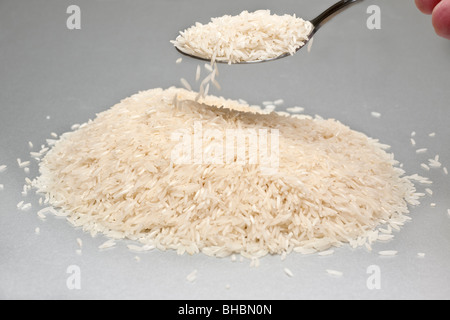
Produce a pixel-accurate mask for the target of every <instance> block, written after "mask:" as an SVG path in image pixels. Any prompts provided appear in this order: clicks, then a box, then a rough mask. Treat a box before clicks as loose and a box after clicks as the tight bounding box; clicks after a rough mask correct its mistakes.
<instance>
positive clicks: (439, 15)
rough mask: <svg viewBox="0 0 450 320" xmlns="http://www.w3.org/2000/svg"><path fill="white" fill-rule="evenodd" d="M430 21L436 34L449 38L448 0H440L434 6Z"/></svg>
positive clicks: (449, 9) (449, 11)
mask: <svg viewBox="0 0 450 320" xmlns="http://www.w3.org/2000/svg"><path fill="white" fill-rule="evenodd" d="M432 21H433V27H434V29H435V31H436V34H437V35H439V36H441V37H443V38H446V39H449V40H450V0H444V1H441V2H440V3H439V4H438V5H437V6H436V7H435V8H434V10H433V17H432Z"/></svg>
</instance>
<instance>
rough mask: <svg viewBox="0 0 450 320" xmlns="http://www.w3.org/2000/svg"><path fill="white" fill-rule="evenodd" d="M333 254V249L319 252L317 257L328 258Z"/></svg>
mask: <svg viewBox="0 0 450 320" xmlns="http://www.w3.org/2000/svg"><path fill="white" fill-rule="evenodd" d="M333 253H334V250H333V249H330V250H326V251H321V252H319V253H318V255H319V256H329V255H332V254H333Z"/></svg>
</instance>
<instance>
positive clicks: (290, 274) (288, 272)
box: [284, 268, 294, 278]
mask: <svg viewBox="0 0 450 320" xmlns="http://www.w3.org/2000/svg"><path fill="white" fill-rule="evenodd" d="M284 273H286V274H287V275H288V276H289V277H291V278H292V277H293V276H294V274H293V273H292V271H291V270H289V269H288V268H284Z"/></svg>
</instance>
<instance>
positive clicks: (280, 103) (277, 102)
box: [273, 99, 284, 106]
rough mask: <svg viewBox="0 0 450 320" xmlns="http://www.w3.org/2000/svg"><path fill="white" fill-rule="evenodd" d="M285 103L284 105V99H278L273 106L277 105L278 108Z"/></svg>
mask: <svg viewBox="0 0 450 320" xmlns="http://www.w3.org/2000/svg"><path fill="white" fill-rule="evenodd" d="M283 103H284V100H283V99H278V100H275V101H274V102H273V104H274V105H276V106H279V105H282V104H283Z"/></svg>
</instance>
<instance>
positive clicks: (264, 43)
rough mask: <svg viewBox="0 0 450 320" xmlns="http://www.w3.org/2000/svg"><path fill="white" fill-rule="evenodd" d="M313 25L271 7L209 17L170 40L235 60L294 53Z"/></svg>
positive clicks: (196, 51)
mask: <svg viewBox="0 0 450 320" xmlns="http://www.w3.org/2000/svg"><path fill="white" fill-rule="evenodd" d="M313 28H314V26H313V25H312V24H311V23H310V22H309V21H305V20H303V19H300V18H297V17H296V16H295V15H293V16H291V15H287V14H285V15H283V16H279V15H275V14H273V15H271V14H270V10H258V11H255V12H251V13H249V12H248V11H243V12H242V13H240V14H239V15H237V16H230V15H225V16H222V17H219V18H212V19H211V22H210V23H208V24H206V25H203V24H201V23H199V22H197V23H196V24H195V25H194V26H192V27H190V28H188V29H186V30H184V31H182V32H180V35H179V36H178V37H177V38H176V40H173V41H171V42H172V43H173V44H174V45H175V46H176V47H177V48H178V49H179V50H181V51H183V52H185V53H187V54H190V55H194V56H197V57H200V58H204V59H208V60H211V61H220V62H228V63H237V62H243V61H261V60H267V59H271V58H276V57H279V56H281V55H284V54H291V55H293V54H294V53H295V52H296V50H297V49H298V48H300V47H302V46H303V45H304V44H305V42H306V41H307V40H308V36H309V35H310V33H311V31H312V30H313Z"/></svg>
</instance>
